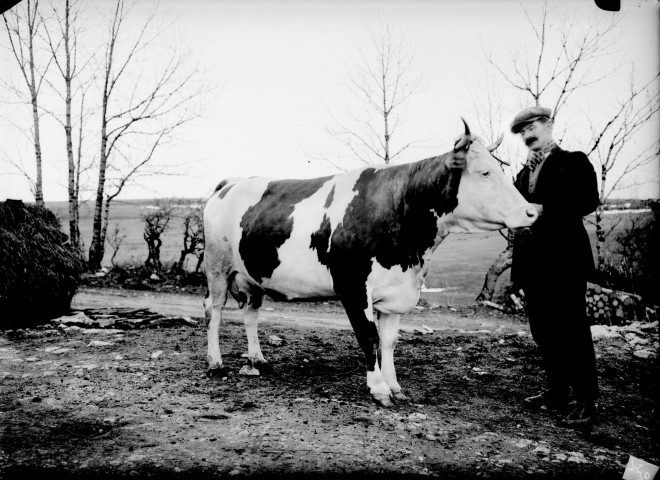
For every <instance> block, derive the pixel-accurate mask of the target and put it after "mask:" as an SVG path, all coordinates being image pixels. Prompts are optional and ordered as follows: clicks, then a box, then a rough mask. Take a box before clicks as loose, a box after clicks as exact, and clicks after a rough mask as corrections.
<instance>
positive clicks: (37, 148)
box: [28, 3, 44, 205]
mask: <svg viewBox="0 0 660 480" xmlns="http://www.w3.org/2000/svg"><path fill="white" fill-rule="evenodd" d="M29 10H30V5H29V3H28V11H29ZM28 15H29V13H28ZM35 15H36V10H35ZM28 19H29V17H28ZM29 35H30V41H29V50H30V80H31V82H32V84H31V85H30V96H31V100H32V121H33V123H34V156H35V160H36V164H37V179H36V182H35V185H34V187H35V188H34V201H35V202H36V203H37V205H43V204H44V192H43V178H42V174H41V136H40V132H39V105H38V102H37V87H36V85H37V84H36V80H35V78H34V45H33V38H34V36H33V32H32V30H31V27H30V31H29Z"/></svg>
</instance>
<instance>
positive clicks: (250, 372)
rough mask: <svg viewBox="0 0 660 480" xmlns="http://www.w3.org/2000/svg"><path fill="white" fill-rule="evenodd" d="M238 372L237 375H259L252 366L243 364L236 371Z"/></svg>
mask: <svg viewBox="0 0 660 480" xmlns="http://www.w3.org/2000/svg"><path fill="white" fill-rule="evenodd" d="M238 374H239V375H246V376H248V377H258V376H259V375H261V373H260V372H259V370H257V369H256V368H254V367H251V366H250V365H243V367H242V368H241V371H240V372H238Z"/></svg>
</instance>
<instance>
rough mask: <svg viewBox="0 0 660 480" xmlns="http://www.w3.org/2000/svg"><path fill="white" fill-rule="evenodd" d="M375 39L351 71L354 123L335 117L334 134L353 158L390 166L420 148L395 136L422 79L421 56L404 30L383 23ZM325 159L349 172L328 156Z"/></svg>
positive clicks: (362, 50)
mask: <svg viewBox="0 0 660 480" xmlns="http://www.w3.org/2000/svg"><path fill="white" fill-rule="evenodd" d="M370 40H371V42H370V44H369V46H368V48H367V49H366V50H365V49H362V48H358V60H357V63H356V64H355V65H354V66H353V67H352V68H351V70H349V88H350V91H351V93H352V95H353V97H354V98H355V100H356V105H357V108H354V109H353V110H351V111H350V112H349V113H348V115H347V116H348V118H349V120H348V121H339V120H337V119H336V118H334V116H333V122H334V126H333V127H330V128H329V129H328V132H329V133H330V134H331V135H332V136H333V137H335V138H336V139H338V140H339V141H340V142H341V143H342V144H343V145H344V147H345V148H346V149H347V151H348V152H350V156H351V158H352V159H357V160H358V161H359V162H361V163H363V164H366V165H371V164H375V163H381V162H384V163H386V164H389V163H390V162H391V161H392V160H394V159H396V158H397V157H398V156H399V155H401V154H402V153H403V152H404V151H405V150H406V149H408V148H410V147H411V146H412V145H413V144H414V142H413V141H408V142H401V141H395V136H397V132H398V127H399V126H400V122H401V118H402V115H401V114H402V112H403V110H404V109H405V106H406V104H407V103H408V102H409V100H410V97H411V96H412V95H413V94H414V93H415V92H416V91H417V89H418V88H419V83H420V80H419V77H415V76H414V75H413V73H414V60H415V52H414V50H413V49H412V47H411V46H410V45H409V44H408V42H407V40H406V37H405V35H404V34H403V33H402V32H401V31H398V30H396V29H395V28H394V27H392V26H390V25H383V24H381V25H380V28H379V30H378V31H377V32H372V33H371V39H370ZM356 110H357V111H356ZM321 160H322V161H324V162H326V163H329V164H331V165H333V166H334V167H337V168H339V169H341V170H346V168H345V167H344V166H343V165H340V164H339V163H338V162H336V161H334V160H331V159H329V158H328V157H327V156H321Z"/></svg>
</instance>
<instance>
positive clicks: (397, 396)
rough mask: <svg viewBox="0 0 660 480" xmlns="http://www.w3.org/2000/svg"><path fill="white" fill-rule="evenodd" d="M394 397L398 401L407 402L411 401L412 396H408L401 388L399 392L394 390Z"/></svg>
mask: <svg viewBox="0 0 660 480" xmlns="http://www.w3.org/2000/svg"><path fill="white" fill-rule="evenodd" d="M391 396H392V399H393V400H394V401H395V402H397V403H407V402H409V401H410V398H408V397H407V396H406V395H404V394H403V392H402V391H401V390H399V391H398V392H394V391H392V394H391Z"/></svg>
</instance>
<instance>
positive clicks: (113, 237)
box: [106, 222, 127, 267]
mask: <svg viewBox="0 0 660 480" xmlns="http://www.w3.org/2000/svg"><path fill="white" fill-rule="evenodd" d="M126 236H127V235H126V233H124V232H123V231H122V229H121V227H120V226H119V224H118V223H116V222H115V223H114V225H113V228H112V229H110V232H109V233H108V236H107V237H106V241H107V242H108V245H110V248H112V256H111V257H110V264H111V265H112V266H113V267H116V266H117V265H116V264H115V257H116V256H117V253H118V252H119V248H120V247H121V244H122V243H124V240H126Z"/></svg>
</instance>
